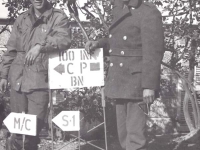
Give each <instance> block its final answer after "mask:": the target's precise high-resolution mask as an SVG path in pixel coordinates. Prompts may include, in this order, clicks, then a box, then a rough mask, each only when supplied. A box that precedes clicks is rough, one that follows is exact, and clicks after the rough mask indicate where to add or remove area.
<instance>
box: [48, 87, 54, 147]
mask: <svg viewBox="0 0 200 150" xmlns="http://www.w3.org/2000/svg"><path fill="white" fill-rule="evenodd" d="M49 102H50V115H51V117H50V119H51V142H52V143H51V146H52V150H54V148H53V122H52V119H53V102H52V90H51V89H49Z"/></svg>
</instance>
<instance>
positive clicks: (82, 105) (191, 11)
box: [5, 0, 200, 130]
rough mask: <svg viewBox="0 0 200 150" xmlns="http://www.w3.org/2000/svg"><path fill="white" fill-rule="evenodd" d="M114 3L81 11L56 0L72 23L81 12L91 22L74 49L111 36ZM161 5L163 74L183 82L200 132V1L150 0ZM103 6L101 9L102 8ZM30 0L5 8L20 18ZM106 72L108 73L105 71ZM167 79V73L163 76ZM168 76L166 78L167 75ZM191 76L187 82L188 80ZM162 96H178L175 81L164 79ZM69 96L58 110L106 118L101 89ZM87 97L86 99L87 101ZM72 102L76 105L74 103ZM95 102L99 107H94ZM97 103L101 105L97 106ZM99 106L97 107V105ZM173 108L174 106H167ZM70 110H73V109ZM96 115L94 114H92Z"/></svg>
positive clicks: (72, 0)
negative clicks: (199, 78)
mask: <svg viewBox="0 0 200 150" xmlns="http://www.w3.org/2000/svg"><path fill="white" fill-rule="evenodd" d="M111 1H112V0H110V1H107V0H101V1H96V0H88V1H87V2H86V3H85V4H84V6H82V7H80V6H79V5H78V3H77V0H52V1H51V2H52V4H53V5H54V6H56V5H59V6H60V7H61V9H63V10H68V11H69V12H70V16H69V17H70V21H72V22H73V21H74V20H76V21H78V22H80V19H79V12H78V11H77V10H78V9H79V10H80V11H82V12H83V13H84V14H85V17H86V19H87V20H88V21H89V23H88V24H87V27H86V28H85V30H86V31H85V33H84V32H83V30H81V29H78V30H77V31H74V32H73V43H72V47H73V48H80V47H83V46H84V43H85V42H86V41H87V40H88V39H91V40H97V39H99V38H102V37H105V36H107V34H108V26H109V25H110V23H111V20H112V15H110V14H111V11H112V3H111ZM149 1H151V2H153V3H155V4H156V5H157V7H158V8H159V9H160V10H161V11H162V12H163V13H162V16H163V22H164V30H165V56H164V58H163V62H162V64H163V65H164V66H165V67H163V72H165V71H166V70H169V71H167V72H168V73H169V74H172V75H173V76H174V78H176V79H181V81H182V83H183V89H184V90H185V91H186V94H185V98H184V114H185V117H186V121H187V125H188V126H189V128H190V129H191V130H192V129H193V128H194V129H199V128H200V120H199V119H198V118H200V113H199V108H198V105H197V99H196V96H195V92H194V87H193V83H195V81H193V78H194V67H195V66H196V65H197V64H198V62H199V61H200V59H199V55H200V42H199V41H200V38H199V37H200V31H199V24H198V21H199V20H200V14H199V11H200V1H199V0H149ZM99 3H100V4H101V5H99ZM29 5H30V3H29V0H8V2H7V3H5V6H6V7H8V10H9V17H10V18H11V19H15V18H16V16H17V15H18V14H19V13H20V12H21V11H24V10H25V9H27V8H28V7H29ZM100 8H101V9H100ZM79 25H80V24H79ZM105 70H106V69H105ZM163 75H164V73H163ZM164 76H165V75H164ZM185 76H187V78H185ZM161 87H162V93H161V94H162V95H168V96H169V95H173V97H174V96H176V95H177V93H176V92H177V91H176V87H175V83H174V82H173V81H172V78H166V77H164V78H162V82H161ZM65 95H67V97H68V98H69V101H63V102H62V103H61V104H60V105H58V106H59V107H58V110H56V111H60V108H62V107H63V106H70V107H71V108H76V109H80V110H81V111H82V112H83V113H84V114H85V115H86V116H87V117H86V118H87V119H92V118H95V117H97V118H99V117H100V116H101V117H102V111H101V107H100V104H101V102H100V93H99V88H94V89H93V88H92V89H80V90H75V91H73V92H66V91H65ZM85 96H86V97H85ZM70 101H71V102H72V103H70ZM94 101H95V103H94ZM96 101H97V102H96ZM189 101H190V102H191V103H192V104H193V105H192V106H193V111H194V118H195V119H196V123H195V124H193V123H192V121H191V118H190V117H189V116H188V108H187V106H188V102H189ZM96 104H97V105H96ZM166 104H170V103H166ZM71 108H70V109H71ZM94 110H95V113H93V111H94ZM91 112H92V113H91Z"/></svg>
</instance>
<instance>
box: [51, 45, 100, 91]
mask: <svg viewBox="0 0 200 150" xmlns="http://www.w3.org/2000/svg"><path fill="white" fill-rule="evenodd" d="M103 85H104V67H103V50H102V49H98V50H96V51H95V53H94V54H93V55H90V54H88V53H87V52H86V51H85V50H84V49H69V50H66V51H63V52H59V53H54V54H51V55H50V57H49V86H50V89H62V88H81V87H93V86H103Z"/></svg>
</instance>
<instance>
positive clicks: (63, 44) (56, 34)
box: [38, 13, 71, 53]
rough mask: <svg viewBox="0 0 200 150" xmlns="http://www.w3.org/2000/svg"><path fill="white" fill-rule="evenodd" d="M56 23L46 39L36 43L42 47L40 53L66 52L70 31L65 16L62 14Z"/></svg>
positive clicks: (69, 43) (69, 41) (68, 46)
mask: <svg viewBox="0 0 200 150" xmlns="http://www.w3.org/2000/svg"><path fill="white" fill-rule="evenodd" d="M60 15H61V14H60ZM56 21H57V23H56V25H55V27H53V28H52V29H51V31H50V32H49V34H48V35H47V37H46V39H45V40H44V41H41V43H38V44H39V45H41V46H42V47H41V51H40V52H41V53H46V52H50V51H58V50H59V51H62V50H67V49H69V48H70V46H71V29H70V25H69V21H68V18H67V16H66V15H65V14H64V13H62V15H61V17H59V19H57V20H56Z"/></svg>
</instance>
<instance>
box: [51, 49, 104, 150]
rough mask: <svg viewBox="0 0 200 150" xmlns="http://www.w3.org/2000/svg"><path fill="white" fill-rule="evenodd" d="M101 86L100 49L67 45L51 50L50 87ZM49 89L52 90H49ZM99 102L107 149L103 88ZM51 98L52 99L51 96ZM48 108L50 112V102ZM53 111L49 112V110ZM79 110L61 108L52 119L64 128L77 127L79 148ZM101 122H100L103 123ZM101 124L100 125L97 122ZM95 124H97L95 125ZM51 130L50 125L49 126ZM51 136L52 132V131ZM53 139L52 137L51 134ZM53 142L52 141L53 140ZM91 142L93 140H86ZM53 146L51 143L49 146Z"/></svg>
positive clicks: (72, 129)
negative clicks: (59, 49)
mask: <svg viewBox="0 0 200 150" xmlns="http://www.w3.org/2000/svg"><path fill="white" fill-rule="evenodd" d="M96 86H98V87H102V86H104V62H103V49H97V50H96V51H95V52H94V54H92V55H90V54H88V53H87V51H86V50H84V49H68V50H66V51H62V52H59V53H52V54H51V55H50V56H49V88H50V89H68V90H72V89H74V88H83V87H96ZM50 92H51V90H50ZM101 94H102V106H103V110H104V111H103V113H104V122H103V123H102V124H104V131H105V145H106V146H105V147H106V150H107V134H106V119H105V99H104V91H103V90H102V93H101ZM50 101H52V100H51V99H50ZM51 112H53V108H52V104H51ZM51 114H52V113H51ZM79 115H80V113H79V111H62V112H61V113H60V114H58V115H57V116H56V117H55V118H53V119H52V121H53V122H54V123H55V124H56V125H57V126H58V127H60V128H61V129H62V130H63V131H78V137H76V138H78V140H79V150H80V140H82V139H81V138H80V116H79ZM102 124H101V125H102ZM98 126H100V125H98ZM98 126H97V127H98ZM51 128H52V129H51V130H53V126H52V127H51ZM52 136H53V133H52ZM52 140H53V137H52ZM52 142H53V141H52ZM87 143H88V144H90V145H91V146H94V147H96V148H99V149H102V148H100V147H97V146H95V145H94V144H92V143H89V142H87ZM52 149H53V146H52Z"/></svg>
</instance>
